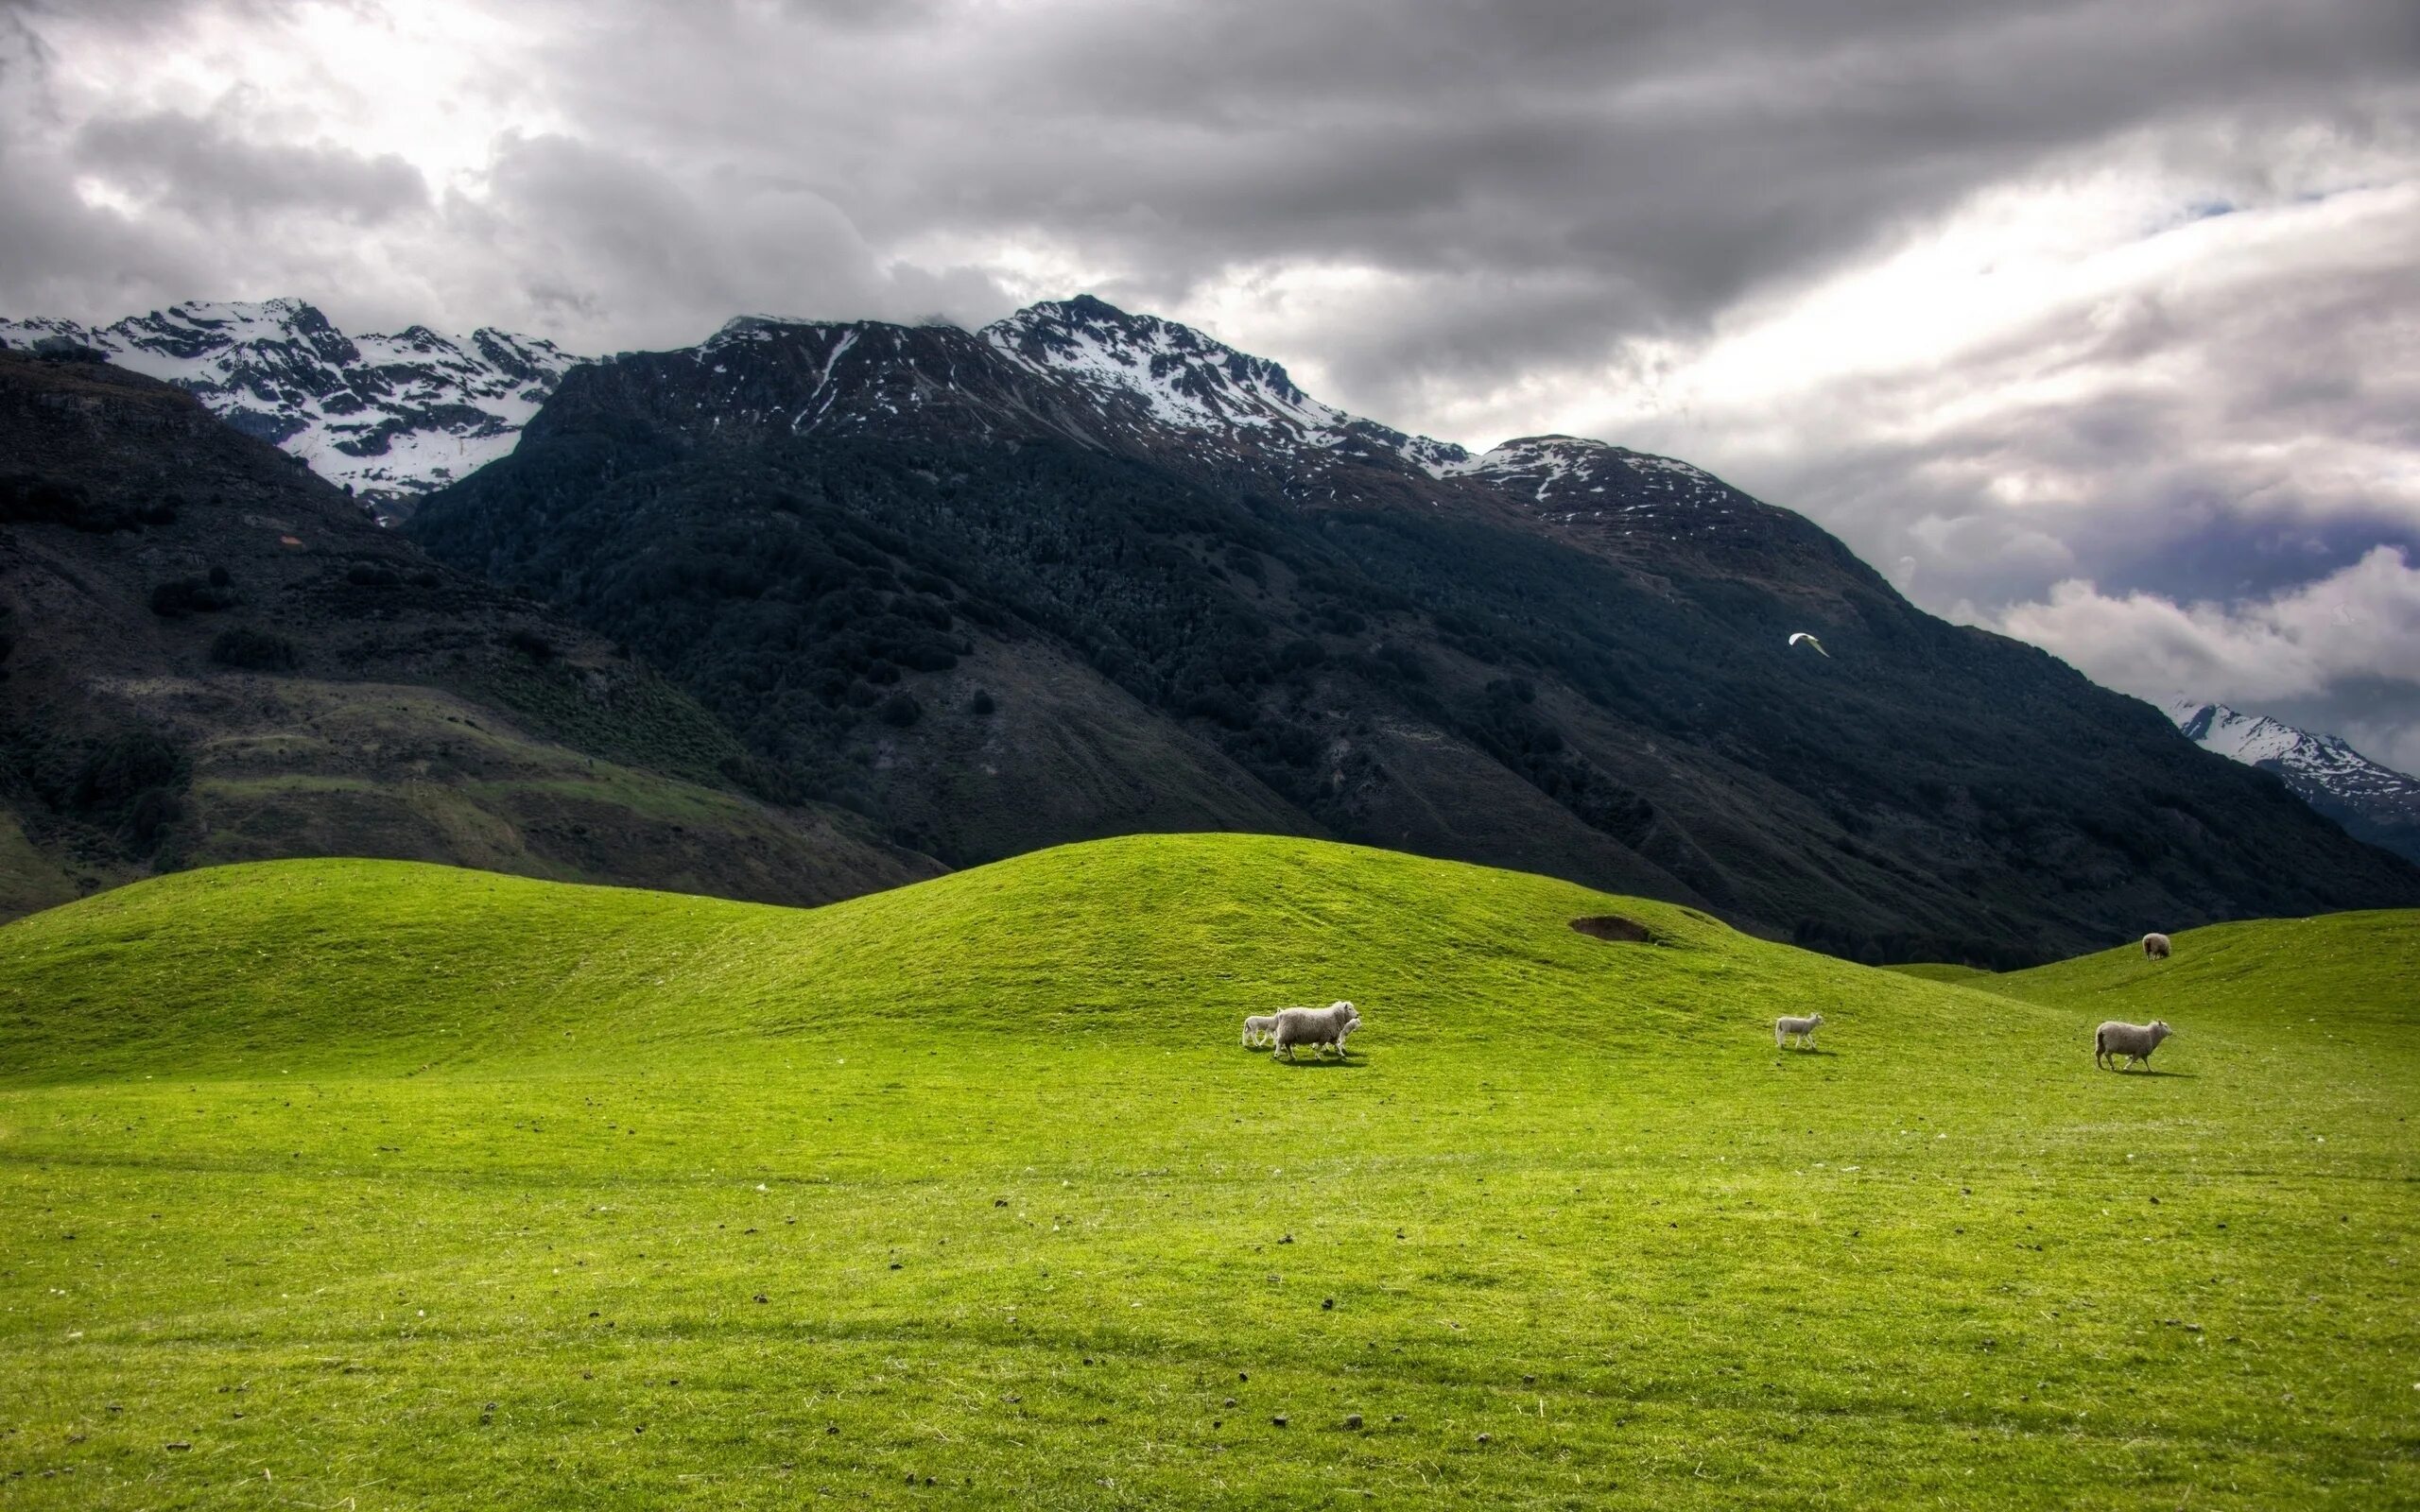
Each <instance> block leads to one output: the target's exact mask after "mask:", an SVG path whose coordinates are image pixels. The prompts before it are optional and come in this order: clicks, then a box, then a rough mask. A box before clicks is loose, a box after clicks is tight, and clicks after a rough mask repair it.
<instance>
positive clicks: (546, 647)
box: [504, 625, 559, 666]
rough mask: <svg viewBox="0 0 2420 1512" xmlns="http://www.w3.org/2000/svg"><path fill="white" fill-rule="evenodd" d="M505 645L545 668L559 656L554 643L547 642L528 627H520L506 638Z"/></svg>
mask: <svg viewBox="0 0 2420 1512" xmlns="http://www.w3.org/2000/svg"><path fill="white" fill-rule="evenodd" d="M504 644H507V645H509V646H510V647H512V649H514V650H516V651H518V652H520V653H521V654H522V655H523V656H526V657H527V658H528V659H529V660H530V661H532V662H537V663H538V664H539V665H540V666H544V665H545V664H546V663H547V662H552V661H553V660H554V659H555V657H556V656H557V655H558V654H559V653H558V652H557V651H556V650H555V643H554V642H552V641H550V640H547V639H546V638H545V637H544V636H543V635H541V634H539V633H538V632H537V631H536V630H533V629H531V628H530V627H527V625H524V626H522V627H519V628H517V629H515V630H514V631H513V632H512V633H511V634H510V635H508V636H506V637H505V638H504Z"/></svg>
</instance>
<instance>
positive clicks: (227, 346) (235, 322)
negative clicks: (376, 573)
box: [0, 300, 579, 518]
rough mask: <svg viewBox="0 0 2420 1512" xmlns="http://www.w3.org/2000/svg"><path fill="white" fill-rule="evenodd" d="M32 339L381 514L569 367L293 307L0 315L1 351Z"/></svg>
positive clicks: (194, 306) (524, 408) (517, 418)
mask: <svg viewBox="0 0 2420 1512" xmlns="http://www.w3.org/2000/svg"><path fill="white" fill-rule="evenodd" d="M37 342H46V343H48V344H50V345H52V346H59V345H72V346H85V347H90V348H93V349H94V350H95V351H98V352H102V353H104V354H106V355H107V356H108V357H109V358H110V360H112V362H114V363H116V364H117V365H118V366H120V367H123V368H127V369H131V370H133V371H135V372H140V373H146V374H148V375H149V376H151V377H154V378H158V379H162V380H164V381H165V382H168V383H172V384H174V385H176V386H177V387H180V388H182V389H185V390H186V391H188V392H190V393H192V394H193V395H195V396H196V397H197V398H199V400H200V401H201V402H202V404H205V405H207V406H208V407H209V408H210V410H211V412H212V413H213V414H216V415H217V416H218V417H219V418H221V419H222V420H225V421H227V422H228V423H229V424H231V425H233V426H234V427H235V428H236V429H238V430H240V431H243V432H244V433H245V434H247V435H250V436H257V437H259V438H262V439H263V440H267V441H273V442H275V443H276V444H277V445H279V446H281V447H283V448H284V449H285V451H287V452H288V453H290V454H292V455H296V456H299V457H301V458H302V460H303V461H304V462H306V463H308V464H309V465H310V467H311V468H312V470H313V471H314V472H318V473H319V474H320V476H321V477H324V478H326V479H327V480H328V481H330V482H331V483H335V484H337V485H338V486H340V487H344V488H349V489H352V490H354V492H355V493H356V494H357V495H358V496H359V497H360V499H361V500H362V501H363V502H364V503H365V504H367V505H369V506H371V507H372V508H374V509H375V510H377V511H378V512H379V513H380V514H381V515H383V516H385V517H388V518H394V517H399V516H400V515H402V514H405V513H408V512H409V510H410V507H411V504H412V502H413V501H414V500H416V499H417V498H418V497H419V496H420V495H421V494H423V493H425V492H427V491H428V490H431V489H434V488H438V487H441V486H442V485H443V484H445V483H447V482H450V481H451V480H453V479H455V478H458V477H462V476H465V475H467V474H468V473H470V472H473V471H474V470H475V469H477V468H478V467H479V466H481V465H482V464H484V463H487V462H490V461H493V460H494V459H495V458H496V457H499V456H502V455H504V454H506V453H507V452H510V451H511V450H512V443H513V440H514V438H516V437H518V436H519V435H520V433H521V427H522V426H523V425H524V424H526V423H527V421H528V419H529V417H530V416H531V415H533V414H535V413H536V412H537V408H538V405H539V404H540V403H541V402H542V401H544V398H545V397H546V396H547V395H548V394H550V393H552V392H554V388H555V385H556V384H557V383H558V382H559V381H561V379H562V375H563V372H564V371H565V369H569V368H570V367H571V366H572V364H573V363H575V362H577V361H579V358H576V357H573V356H570V355H568V354H567V353H565V352H562V351H561V350H559V349H558V348H557V347H556V346H555V345H554V343H552V342H550V341H544V340H540V339H537V338H535V337H531V336H517V335H510V334H509V333H506V332H502V331H493V330H480V331H475V332H473V333H472V334H471V335H470V336H468V337H467V338H463V339H456V338H453V337H449V336H441V335H438V334H437V333H435V332H433V331H430V330H429V329H427V328H426V327H425V326H412V327H410V328H409V329H407V330H404V331H399V332H396V333H395V334H394V335H362V336H349V335H345V334H344V333H343V332H341V331H339V330H337V328H336V327H335V326H333V325H331V324H329V322H328V318H327V317H326V316H324V315H321V314H320V312H319V311H318V310H317V309H314V308H313V307H312V306H310V305H308V304H305V303H303V302H302V301H300V300H269V301H264V302H261V303H257V304H241V303H229V304H210V303H188V304H176V305H171V306H169V307H168V308H167V309H165V310H155V311H153V312H152V313H150V314H149V315H142V316H133V317H130V318H127V319H123V320H120V321H118V322H117V323H115V324H114V325H108V326H98V327H85V326H79V325H78V324H76V323H75V322H74V321H72V320H54V319H43V318H35V319H24V320H9V319H0V348H6V347H17V348H22V349H31V348H32V347H33V346H34V345H35V344H36V343H37Z"/></svg>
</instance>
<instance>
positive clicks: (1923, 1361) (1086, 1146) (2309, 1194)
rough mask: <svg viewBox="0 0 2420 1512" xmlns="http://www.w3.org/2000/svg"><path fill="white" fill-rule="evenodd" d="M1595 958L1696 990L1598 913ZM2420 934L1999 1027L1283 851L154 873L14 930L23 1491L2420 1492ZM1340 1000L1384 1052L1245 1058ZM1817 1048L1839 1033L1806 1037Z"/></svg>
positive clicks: (718, 1501)
mask: <svg viewBox="0 0 2420 1512" xmlns="http://www.w3.org/2000/svg"><path fill="white" fill-rule="evenodd" d="M1606 914H1617V915H1621V916H1624V917H1626V918H1628V919H1632V920H1634V921H1635V922H1637V923H1639V924H1641V925H1643V926H1645V929H1646V931H1647V932H1648V933H1649V935H1650V936H1651V937H1650V938H1649V939H1648V940H1647V941H1644V942H1629V941H1608V940H1605V939H1600V938H1597V937H1594V936H1590V935H1586V934H1582V933H1580V932H1578V931H1575V930H1574V929H1572V928H1571V927H1570V924H1571V920H1572V919H1575V918H1582V917H1593V916H1601V915H1606ZM2415 950H2420V916H2415V915H2413V914H2409V913H2406V914H2378V915H2366V916H2343V917H2339V918H2332V919H2320V920H2313V921H2308V922H2301V921H2289V922H2282V923H2274V924H2266V925H2245V926H2221V927H2220V928H2214V929H2210V930H2204V931H2195V932H2192V933H2189V934H2186V935H2180V936H2177V955H2176V957H2175V959H2173V960H2171V961H2168V962H2159V963H2149V966H2148V967H2145V966H2144V965H2143V964H2142V963H2139V961H2130V960H2128V959H2127V958H2126V957H2125V956H2124V954H2122V953H2113V954H2111V955H2108V956H2096V957H2090V958H2087V959H2086V960H2083V961H2079V962H2071V963H2066V964H2065V965H2062V966H2058V967H2051V968H2045V969H2043V970H2041V971H2032V972H2026V973H2020V974H2018V975H2015V976H2009V977H1996V978H1991V979H1990V981H1991V983H1992V985H1993V990H1992V991H1990V992H1985V991H1979V990H1976V989H1974V988H1966V987H1959V986H1950V985H1942V984H1937V983H1931V982H1927V981H1922V980H1918V979H1914V978H1910V977H1908V976H1905V975H1899V974H1893V973H1887V972H1880V971H1867V970H1865V969H1862V968H1859V967H1856V966H1852V965H1848V964H1846V963H1843V962H1841V961H1838V960H1835V959H1832V958H1829V957H1824V956H1820V955H1814V954H1806V953H1803V952H1799V951H1795V950H1792V949H1789V948H1788V947H1785V946H1780V945H1775V944H1771V943H1767V942H1763V941H1759V940H1755V939H1753V938H1750V937H1748V936H1743V935H1739V934H1737V933H1735V932H1733V931H1731V930H1729V929H1728V928H1726V927H1724V926H1722V925H1720V923H1717V922H1714V921H1712V920H1709V919H1705V918H1704V917H1703V916H1702V915H1697V914H1693V913H1691V912H1689V911H1687V910H1685V909H1682V908H1677V907H1673V906H1670V905H1667V904H1660V903H1651V902H1637V901H1634V900H1626V899H1616V898H1609V897H1606V896H1603V895H1600V894H1595V893H1591V892H1588V891H1586V890H1585V889H1582V888H1579V887H1576V886H1572V885H1567V884H1564V883H1560V882H1554V881H1549V880H1546V879H1542V878H1537V877H1531V876H1524V875H1518V874H1513V873H1506V872H1497V871H1490V870H1486V869H1483V868H1472V867H1466V866H1459V865H1455V864H1451V863H1444V862H1437V861H1428V860H1421V859H1415V858H1411V857H1408V856H1403V855H1398V854H1392V853H1389V852H1383V851H1364V850H1357V849H1354V848H1350V847H1342V846H1336V845H1329V844H1323V843H1319V842H1310V841H1298V840H1284V839H1273V838H1265V837H1250V836H1173V837H1151V838H1139V839H1132V840H1120V841H1109V842H1100V843H1096V844H1089V845H1083V846H1076V847H1069V848H1064V849H1062V850H1057V851H1046V852H1041V853H1038V854H1035V855H1030V856H1026V857H1021V858H1019V859H1017V860H1014V861H1011V862H1005V863H1002V864H999V865H997V866H993V867H988V868H979V869H976V870H971V871H966V872H961V873H958V874H954V875H951V876H947V877H943V878H940V879H937V880H934V881H931V882H927V883H923V884H919V885H915V886H912V887H908V888H903V889H899V890H896V891H892V892H887V893H882V894H878V895H874V896H870V897H865V898H860V899H856V900H853V901H851V902H843V903H838V904H834V905H832V906H829V907H826V908H822V909H819V910H815V911H811V912H806V911H796V910H787V909H781V908H774V907H767V906H760V905H752V904H742V903H733V902H717V901H712V900H705V899H698V898H690V897H676V896H671V895H665V894H656V893H648V892H639V891H630V890H620V889H613V888H598V887H583V886H573V885H562V884H553V883H544V882H536V881H530V880H526V879H520V878H512V877H502V876H493V875H488V874H484V873H477V872H466V871H457V870H451V869H447V868H438V867H428V866H416V865H410V864H404V863H379V862H344V861H322V862H282V863H270V864H263V865H257V866H244V867H231V868H218V869H215V870H206V871H199V872H193V873H185V874H180V875H176V876H171V877H164V878H159V879H155V880H151V881H147V882H144V883H139V884H136V885H131V886H129V887H125V888H122V889H119V890H117V891H114V892H111V893H107V894H104V895H101V896H97V897H95V898H91V899H87V900H84V901H82V902H78V903H74V904H71V905H68V906H66V907H62V908H59V909H55V910H52V911H50V912H47V913H44V914H40V915H36V916H33V917H31V918H28V919H22V920H19V921H17V922H15V923H12V924H9V925H7V926H5V927H0V1250H5V1252H6V1255H7V1259H6V1261H5V1262H0V1403H5V1406H0V1417H5V1420H4V1421H0V1477H6V1478H7V1479H6V1484H7V1486H8V1487H9V1501H10V1503H11V1504H12V1505H25V1506H61V1507H64V1506H75V1507H120V1506H124V1507H134V1506H164V1505H174V1506H215V1505H239V1504H240V1505H252V1504H257V1503H265V1502H268V1501H270V1500H286V1499H291V1500H294V1501H299V1502H305V1503H312V1504H320V1505H325V1504H330V1503H343V1502H344V1501H346V1500H347V1499H348V1498H350V1499H353V1501H354V1504H356V1505H358V1506H363V1507H369V1506H375V1505H400V1504H411V1503H421V1502H441V1503H448V1504H468V1503H479V1504H525V1505H526V1504H539V1503H547V1504H561V1503H577V1504H581V1505H602V1506H615V1505H630V1506H640V1505H648V1506H653V1505H666V1504H683V1505H698V1506H716V1507H726V1506H784V1507H787V1506H794V1505H800V1504H815V1503H818V1502H819V1501H821V1500H831V1501H835V1502H843V1501H845V1502H864V1501H887V1502H901V1503H905V1502H915V1503H925V1504H947V1505H961V1506H975V1505H999V1504H1004V1503H1016V1504H1029V1505H1058V1506H1104V1507H1105V1506H1117V1505H1142V1504H1184V1505H1222V1506H1247V1505H1249V1506H1263V1505H1314V1504H1326V1503H1339V1504H1343V1503H1353V1504H1365V1503H1366V1504H1407V1503H1416V1504H1438V1503H1468V1504H1486V1505H1491V1506H1495V1505H1534V1506H1564V1505H1608V1504H1610V1505H1656V1506H1688V1505H1703V1506H1731V1505H1739V1504H1743V1503H1745V1504H1788V1505H1794V1506H1795V1505H1819V1506H1820V1505H1834V1506H1843V1507H1847V1506H1858V1507H1863V1506H1879V1505H1915V1504H1942V1503H1948V1504H1959V1505H1977V1504H1993V1505H2041V1506H2051V1505H2070V1504H2077V1503H2091V1504H2094V1505H2103V1506H2144V1507H2152V1506H2156V1507H2163V1508H2165V1507H2172V1506H2175V1505H2177V1504H2178V1503H2180V1502H2181V1501H2183V1500H2185V1499H2186V1498H2187V1497H2188V1496H2189V1497H2190V1504H2191V1505H2193V1506H2195V1507H2204V1506H2212V1505H2216V1506H2230V1505H2237V1506H2264V1505H2282V1504H2293V1505H2343V1506H2372V1505H2379V1504H2387V1503H2395V1502H2403V1501H2410V1500H2411V1499H2413V1498H2414V1497H2415V1496H2420V1471H2415V1469H2414V1466H2415V1458H2414V1452H2415V1450H2420V1432H2416V1431H2415V1426H2414V1417H2413V1410H2414V1404H2415V1403H2420V1394H2415V1393H2414V1390H2413V1386H2412V1382H2413V1380H2414V1378H2415V1376H2416V1375H2420V1371H2415V1370H2414V1367H2413V1365H2412V1361H2413V1358H2414V1351H2415V1349H2420V1330H2416V1329H2415V1328H2414V1326H2413V1325H2412V1323H2411V1319H2412V1318H2413V1317H2415V1316H2420V1285H2415V1277H2414V1274H2413V1272H2414V1270H2415V1269H2420V1267H2414V1266H2411V1265H2410V1264H2408V1263H2406V1257H2407V1256H2408V1255H2409V1254H2410V1253H2411V1252H2412V1244H2413V1240H2414V1237H2415V1229H2420V1203H2415V1200H2414V1197H2413V1195H2412V1194H2413V1177H2414V1176H2415V1174H2416V1173H2415V1160H2414V1157H2413V1154H2412V1146H2411V1138H2410V1130H2409V1126H2408V1125H2407V1124H2406V1123H2405V1122H2404V1121H2405V1119H2406V1118H2408V1116H2409V1115H2410V1114H2411V1111H2412V1109H2413V1106H2414V1102H2415V1092H2420V1050H2415V1049H2413V1048H2412V1047H2411V1044H2410V1041H2411V1035H2410V1032H2409V1031H2410V1029H2411V1020H2412V1018H2413V1017H2414V1015H2415V1005H2414V1004H2413V1003H2412V1001H2411V992H2410V990H2409V984H2410V982H2411V980H2412V972H2411V967H2412V961H2413V952H2414V951H2415ZM2308 973H2316V975H2315V977H2314V978H2313V980H2314V982H2315V986H2314V988H2313V990H2311V991H2310V992H2308V993H2303V994H2300V995H2295V994H2292V993H2290V992H2289V991H2288V990H2287V989H2288V988H2290V986H2291V985H2292V984H2294V983H2297V982H2299V981H2302V980H2304V978H2305V975H2306V974H2308ZM2130 982H2134V983H2142V984H2148V985H2140V986H2129V983H2130ZM2003 991H2005V992H2010V993H2014V994H2016V995H2005V996H2004V995H2000V994H2001V993H2002V992H2003ZM1340 997H1341V998H1350V999H1352V1000H1353V1001H1355V1002H1356V1003H1357V1004H1358V1005H1360V1007H1361V1009H1362V1011H1363V1014H1364V1017H1365V1025H1364V1028H1363V1030H1362V1031H1361V1032H1360V1033H1359V1034H1357V1036H1356V1037H1355V1040H1354V1053H1353V1055H1352V1057H1350V1060H1349V1061H1348V1062H1345V1063H1342V1064H1339V1063H1336V1062H1333V1061H1330V1062H1326V1063H1320V1062H1314V1061H1309V1060H1305V1062H1303V1063H1302V1064H1300V1065H1299V1066H1292V1067H1289V1066H1288V1065H1285V1064H1283V1063H1280V1062H1277V1061H1274V1060H1273V1059H1272V1058H1271V1057H1270V1056H1269V1055H1267V1054H1266V1053H1263V1052H1248V1051H1245V1050H1243V1049H1241V1048H1240V1047H1239V1046H1238V1045H1237V1044H1236V1022H1237V1020H1238V1019H1239V1018H1240V1017H1241V1015H1243V1014H1244V1013H1246V1012H1251V1011H1261V1010H1266V1009H1268V1008H1271V1007H1274V1006H1278V1005H1285V1004H1288V1003H1324V1002H1326V1001H1328V1000H1330V999H1332V998H1340ZM2323 999H2324V1001H2323ZM2121 1004H2122V1006H2123V1011H2122V1013H2121V1012H2118V1011H2117V1009H2116V1007H2115V1006H2114V1005H2121ZM1809 1011H1822V1012H1823V1013H1824V1016H1825V1020H1826V1023H1825V1027H1824V1031H1823V1034H1822V1035H1821V1037H1820V1038H1821V1040H1822V1041H1823V1044H1824V1048H1823V1050H1822V1051H1821V1052H1819V1053H1814V1054H1804V1055H1802V1054H1798V1053H1795V1052H1792V1053H1777V1052H1776V1051H1775V1050H1774V1048H1773V1046H1772V1031H1771V1021H1772V1018H1773V1017H1774V1016H1775V1015H1777V1014H1780V1013H1785V1012H1809ZM2155 1011H2157V1012H2164V1013H2165V1016H2167V1017H2168V1018H2169V1019H2170V1020H2171V1022H2176V1023H2177V1025H2178V1027H2179V1029H2180V1030H2181V1031H2183V1032H2182V1033H2180V1035H2179V1037H2178V1038H2177V1039H2176V1040H2174V1041H2172V1042H2171V1043H2170V1044H2169V1045H2167V1046H2165V1047H2163V1049H2162V1050H2161V1052H2160V1055H2159V1057H2158V1063H2157V1070H2158V1073H2159V1074H2153V1075H2143V1074H2135V1075H2113V1074H2107V1073H2100V1072H2096V1071H2094V1070H2093V1069H2092V1067H2091V1063H2090V1043H2089V1034H2090V1027H2091V1024H2092V1023H2093V1022H2098V1021H2099V1020H2100V1019H2101V1018H2105V1017H2111V1016H2126V1017H2147V1016H2150V1015H2151V1014H2152V1012H2155ZM1355 1417H1357V1419H1358V1426H1347V1425H1348V1423H1351V1422H1352V1421H1353V1420H1354V1418H1355ZM1281 1418H1282V1419H1284V1421H1283V1424H1282V1425H1281V1424H1280V1422H1279V1419H1281ZM171 1446H184V1447H171ZM928 1480H929V1483H930V1484H929V1485H928V1484H927V1481H928Z"/></svg>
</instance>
